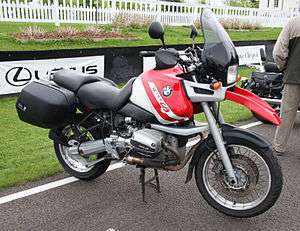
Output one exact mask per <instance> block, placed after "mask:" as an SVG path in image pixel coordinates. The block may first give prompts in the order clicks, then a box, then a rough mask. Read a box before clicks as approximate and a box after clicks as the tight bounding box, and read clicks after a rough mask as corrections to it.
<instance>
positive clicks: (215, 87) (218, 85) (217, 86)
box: [210, 81, 222, 90]
mask: <svg viewBox="0 0 300 231" xmlns="http://www.w3.org/2000/svg"><path fill="white" fill-rule="evenodd" d="M221 87H222V83H221V82H219V81H217V82H214V83H212V84H210V89H212V90H218V89H220V88H221Z"/></svg>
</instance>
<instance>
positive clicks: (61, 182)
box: [0, 121, 262, 204]
mask: <svg viewBox="0 0 300 231" xmlns="http://www.w3.org/2000/svg"><path fill="white" fill-rule="evenodd" d="M261 124H262V122H260V121H257V122H253V123H250V124H246V125H243V126H240V128H243V129H248V128H251V127H255V126H258V125H261ZM189 143H193V141H191V142H189ZM124 166H125V164H124V163H122V162H117V163H114V164H111V165H110V166H109V167H108V169H107V172H108V171H112V170H115V169H118V168H122V167H124ZM78 180H79V179H78V178H75V177H67V178H65V179H62V180H57V181H54V182H51V183H47V184H44V185H40V186H37V187H34V188H31V189H27V190H24V191H20V192H17V193H13V194H10V195H7V196H3V197H0V204H4V203H7V202H10V201H14V200H17V199H20V198H24V197H28V196H31V195H34V194H37V193H40V192H44V191H47V190H50V189H53V188H57V187H60V186H63V185H66V184H70V183H72V182H75V181H78Z"/></svg>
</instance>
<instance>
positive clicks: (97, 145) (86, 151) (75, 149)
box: [68, 140, 106, 156]
mask: <svg viewBox="0 0 300 231" xmlns="http://www.w3.org/2000/svg"><path fill="white" fill-rule="evenodd" d="M105 151H106V148H105V144H104V143H103V140H93V141H87V142H84V143H82V144H80V145H79V146H72V147H70V148H69V150H68V152H69V154H70V155H78V154H80V155H82V156H89V155H91V154H95V153H101V152H105Z"/></svg>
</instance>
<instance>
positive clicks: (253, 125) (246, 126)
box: [240, 121, 263, 129]
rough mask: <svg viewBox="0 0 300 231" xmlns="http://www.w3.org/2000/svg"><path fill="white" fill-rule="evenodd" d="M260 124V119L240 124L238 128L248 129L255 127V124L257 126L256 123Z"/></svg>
mask: <svg viewBox="0 0 300 231" xmlns="http://www.w3.org/2000/svg"><path fill="white" fill-rule="evenodd" d="M261 124H263V123H262V122H260V121H256V122H253V123H250V124H245V125H242V126H240V128H243V129H248V128H252V127H255V126H258V125H261Z"/></svg>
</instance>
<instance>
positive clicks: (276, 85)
mask: <svg viewBox="0 0 300 231" xmlns="http://www.w3.org/2000/svg"><path fill="white" fill-rule="evenodd" d="M248 85H249V88H250V89H251V91H252V92H253V93H254V94H256V95H258V96H260V97H263V98H278V99H280V98H281V97H282V94H281V91H282V89H283V74H282V73H273V72H272V73H269V72H255V71H254V72H252V76H251V80H250V81H248Z"/></svg>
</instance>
